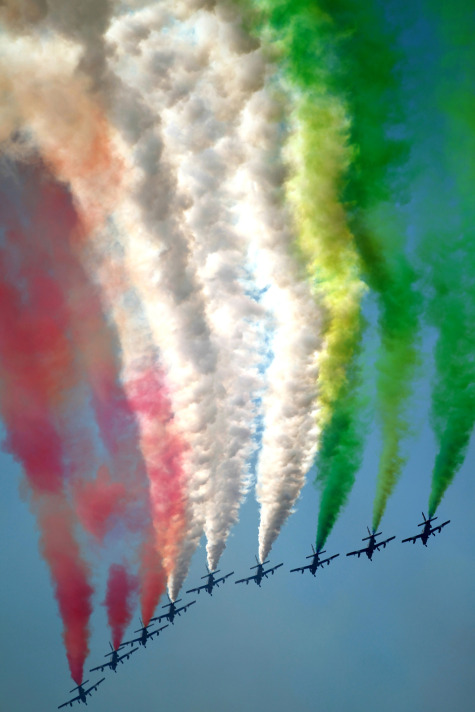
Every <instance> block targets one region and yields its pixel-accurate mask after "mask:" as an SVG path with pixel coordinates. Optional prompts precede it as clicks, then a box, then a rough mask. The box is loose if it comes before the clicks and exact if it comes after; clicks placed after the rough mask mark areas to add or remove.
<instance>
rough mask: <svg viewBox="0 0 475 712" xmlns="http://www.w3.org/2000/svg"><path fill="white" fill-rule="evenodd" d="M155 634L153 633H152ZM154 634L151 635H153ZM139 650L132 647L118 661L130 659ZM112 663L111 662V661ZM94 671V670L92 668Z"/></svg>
mask: <svg viewBox="0 0 475 712" xmlns="http://www.w3.org/2000/svg"><path fill="white" fill-rule="evenodd" d="M152 635H153V633H152ZM152 635H151V636H150V637H152ZM136 650H138V648H132V650H129V652H128V653H124V654H123V655H121V656H120V658H117V662H118V663H119V662H122V660H123V659H124V658H125V659H126V660H128V659H129V657H130V656H131V655H132V653H135V651H136ZM109 664H110V663H109ZM91 672H92V670H91Z"/></svg>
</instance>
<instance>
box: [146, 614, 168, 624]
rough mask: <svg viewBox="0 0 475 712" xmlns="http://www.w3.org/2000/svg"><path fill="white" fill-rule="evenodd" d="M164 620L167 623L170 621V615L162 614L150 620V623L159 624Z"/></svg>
mask: <svg viewBox="0 0 475 712" xmlns="http://www.w3.org/2000/svg"><path fill="white" fill-rule="evenodd" d="M164 619H166V620H167V621H169V620H170V613H162V615H161V616H156V618H151V619H150V621H157V622H158V623H161V622H162V621H163V620H164Z"/></svg>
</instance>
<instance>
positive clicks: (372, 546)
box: [347, 527, 396, 561]
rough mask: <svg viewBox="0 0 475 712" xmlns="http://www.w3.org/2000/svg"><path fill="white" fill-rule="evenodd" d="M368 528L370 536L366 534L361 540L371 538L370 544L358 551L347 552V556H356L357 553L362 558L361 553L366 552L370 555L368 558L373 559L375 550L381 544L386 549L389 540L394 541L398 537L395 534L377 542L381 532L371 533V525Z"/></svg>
mask: <svg viewBox="0 0 475 712" xmlns="http://www.w3.org/2000/svg"><path fill="white" fill-rule="evenodd" d="M366 528H367V530H368V534H369V536H365V537H364V539H362V540H361V541H368V540H369V544H368V546H366V547H365V548H364V549H358V550H357V551H350V552H349V553H348V554H347V556H354V555H355V554H356V555H357V556H358V559H359V558H360V554H366V556H367V557H368V559H369V560H370V561H372V558H373V554H374V552H375V551H376V550H377V549H379V547H380V546H382V547H383V549H385V548H386V544H387V543H388V541H392V540H393V539H395V538H396V537H395V536H390V537H389V539H385V540H384V541H380V542H379V544H376V537H377V536H381V532H378V533H377V534H376V532H373V533H371V532H370V530H369V527H366Z"/></svg>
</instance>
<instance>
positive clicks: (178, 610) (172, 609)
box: [151, 597, 196, 625]
mask: <svg viewBox="0 0 475 712" xmlns="http://www.w3.org/2000/svg"><path fill="white" fill-rule="evenodd" d="M168 600H169V601H170V603H166V604H165V605H164V606H162V608H169V609H170V610H169V611H168V613H163V614H162V615H161V616H156V617H155V618H152V619H151V620H152V621H158V622H159V623H160V621H161V620H162V619H163V618H165V619H166V620H167V621H169V622H170V623H172V624H173V625H174V620H175V616H179V615H180V613H181V611H184V612H186V609H187V608H189V607H190V606H192V605H193V603H196V601H191V603H187V604H186V606H181V608H177V607H176V604H177V603H180V601H181V598H179V599H178V600H176V601H171V600H170V597H168Z"/></svg>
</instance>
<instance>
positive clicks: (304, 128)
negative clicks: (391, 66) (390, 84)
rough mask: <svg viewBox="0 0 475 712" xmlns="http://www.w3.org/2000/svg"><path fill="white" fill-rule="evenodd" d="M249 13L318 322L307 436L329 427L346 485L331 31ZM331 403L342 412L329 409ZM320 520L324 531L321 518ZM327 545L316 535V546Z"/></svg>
mask: <svg viewBox="0 0 475 712" xmlns="http://www.w3.org/2000/svg"><path fill="white" fill-rule="evenodd" d="M253 5H255V6H256V7H257V8H262V9H263V11H264V14H262V16H261V17H259V16H257V17H256V18H255V19H254V21H255V22H256V23H257V25H258V26H260V31H261V35H262V37H263V38H264V39H265V41H266V42H270V43H272V44H273V45H274V47H275V54H276V55H277V57H278V59H279V66H280V71H281V80H282V85H283V88H284V90H286V91H287V92H288V93H289V95H290V101H291V102H292V105H293V107H294V108H293V111H292V112H291V116H290V128H291V134H290V137H289V139H288V141H287V144H286V157H287V161H288V165H289V170H290V175H289V178H288V179H287V182H286V189H287V191H286V192H287V197H288V200H289V202H290V205H291V207H292V209H293V213H294V221H295V227H296V233H297V234H296V243H295V246H296V248H297V252H298V254H299V256H300V258H301V260H302V261H303V262H304V264H305V268H306V271H307V274H308V275H309V277H310V279H311V281H312V285H313V288H314V291H315V296H316V298H317V300H318V302H319V303H320V304H321V305H322V306H323V308H324V309H325V312H326V316H325V319H324V325H323V348H322V351H321V353H320V355H319V359H318V367H319V374H318V381H317V386H318V398H319V409H318V412H317V430H318V431H319V432H321V431H325V429H326V428H332V427H333V434H332V435H331V440H332V442H333V443H334V448H337V449H339V450H340V449H341V453H342V455H344V460H343V461H341V460H340V462H341V464H342V468H341V469H339V470H338V472H335V475H334V477H333V476H332V477H331V479H332V482H333V483H334V484H333V485H332V487H335V483H338V481H339V478H340V476H345V477H346V476H347V474H348V473H349V472H353V475H352V476H353V477H354V471H355V470H354V468H355V463H358V462H359V454H358V452H359V451H360V450H361V446H362V439H361V437H358V438H356V439H355V438H354V437H353V438H350V439H349V440H347V441H345V437H346V433H347V431H346V430H342V429H341V428H339V427H338V423H335V421H334V420H333V418H334V411H335V408H338V407H340V408H341V407H344V409H345V411H346V414H347V418H349V419H350V421H351V423H353V422H354V423H355V425H354V426H353V425H352V427H351V432H352V433H353V434H356V433H359V432H360V431H359V430H358V427H357V425H356V421H357V419H358V418H357V415H358V413H357V410H356V409H355V408H353V406H354V403H355V399H354V398H353V397H351V396H349V395H347V394H348V387H347V370H348V368H349V367H350V366H351V364H352V363H353V361H354V359H355V357H356V354H357V352H358V348H359V346H358V345H359V341H360V329H361V320H360V315H359V312H360V300H361V296H362V294H363V291H364V285H363V283H362V281H361V278H360V262H359V258H358V254H357V251H356V248H355V244H354V241H353V237H352V235H351V233H350V231H349V229H348V227H347V221H346V214H345V209H344V206H343V205H342V201H341V192H342V187H343V181H344V179H345V175H346V172H347V170H348V166H349V163H350V161H351V158H352V150H351V148H350V146H349V144H348V137H349V131H350V119H349V117H348V113H347V107H346V104H345V95H344V94H343V95H342V94H340V93H338V92H336V91H334V89H333V84H332V73H333V70H334V67H333V65H334V63H335V59H336V36H335V28H334V26H333V24H332V22H331V20H330V18H329V16H328V15H325V14H324V13H323V12H322V10H321V9H320V8H319V6H318V5H317V4H312V5H309V4H308V3H306V2H303V1H302V0H300V1H297V2H292V3H290V2H281V3H279V4H278V5H274V4H270V3H265V2H262V3H261V2H256V3H253ZM340 398H343V399H344V400H345V402H344V404H342V405H340V406H339V405H338V401H339V399H340ZM335 417H336V416H335ZM337 420H338V418H337ZM336 438H337V439H338V441H337V442H336V441H335V439H336ZM339 440H342V442H341V445H340V442H339ZM334 448H332V449H334ZM327 452H329V451H328V450H327V449H325V450H324V451H323V452H322V455H321V457H320V459H319V463H320V469H321V473H322V475H321V477H320V479H319V482H320V483H321V484H322V486H323V489H324V488H325V486H326V482H327V480H328V478H329V477H330V472H331V467H332V462H331V461H330V462H327V461H326V460H323V461H322V457H323V458H325V457H326V453H327ZM336 491H337V493H336V496H334V497H332V498H327V497H325V498H324V502H325V505H326V506H330V507H331V509H332V512H337V511H338V509H339V508H340V507H341V505H342V504H343V502H344V499H345V496H346V488H345V489H342V490H341V491H339V490H338V485H337V484H336ZM320 511H321V514H320V516H321V518H322V520H324V521H330V520H333V521H334V516H333V515H330V513H329V512H327V511H323V510H320ZM327 535H328V531H325V532H324V534H323V536H324V538H326V536H327Z"/></svg>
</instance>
